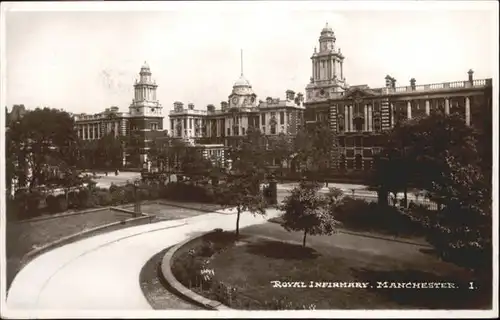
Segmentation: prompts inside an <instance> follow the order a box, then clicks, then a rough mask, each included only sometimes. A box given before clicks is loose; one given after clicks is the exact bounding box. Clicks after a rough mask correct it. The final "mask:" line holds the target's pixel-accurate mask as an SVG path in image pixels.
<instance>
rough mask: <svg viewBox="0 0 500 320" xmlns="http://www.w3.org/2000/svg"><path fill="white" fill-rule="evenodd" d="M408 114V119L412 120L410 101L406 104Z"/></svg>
mask: <svg viewBox="0 0 500 320" xmlns="http://www.w3.org/2000/svg"><path fill="white" fill-rule="evenodd" d="M406 113H407V116H408V119H411V101H408V102H407V103H406Z"/></svg>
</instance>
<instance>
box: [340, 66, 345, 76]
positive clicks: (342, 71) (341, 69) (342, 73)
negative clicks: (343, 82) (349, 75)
mask: <svg viewBox="0 0 500 320" xmlns="http://www.w3.org/2000/svg"><path fill="white" fill-rule="evenodd" d="M340 79H344V63H343V62H340Z"/></svg>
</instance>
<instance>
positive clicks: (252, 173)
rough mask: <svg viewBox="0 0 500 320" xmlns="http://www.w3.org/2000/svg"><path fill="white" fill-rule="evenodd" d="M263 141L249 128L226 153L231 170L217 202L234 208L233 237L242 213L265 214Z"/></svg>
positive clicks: (218, 194)
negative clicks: (261, 188) (234, 224)
mask: <svg viewBox="0 0 500 320" xmlns="http://www.w3.org/2000/svg"><path fill="white" fill-rule="evenodd" d="M264 145H265V138H264V135H262V133H260V131H258V130H255V129H249V130H248V131H247V135H246V136H245V137H244V138H243V139H242V140H241V141H239V145H238V146H237V147H235V148H233V149H232V150H231V152H230V154H229V157H230V160H231V169H230V170H228V172H227V173H226V175H225V177H224V180H225V181H224V183H221V184H219V185H218V186H217V197H216V199H217V203H218V204H220V205H222V206H224V207H234V208H236V212H237V216H236V236H239V222H240V216H241V213H242V212H245V211H248V212H250V213H252V214H261V215H265V213H266V211H265V206H266V202H265V200H264V197H263V195H262V192H261V190H260V185H261V183H262V182H263V180H264V178H265V176H266V172H267V170H266V160H265V147H264Z"/></svg>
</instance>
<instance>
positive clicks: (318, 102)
mask: <svg viewBox="0 0 500 320" xmlns="http://www.w3.org/2000/svg"><path fill="white" fill-rule="evenodd" d="M319 42H320V48H321V49H320V51H319V52H316V49H315V52H314V54H313V56H312V58H311V59H312V66H313V68H312V70H313V71H312V72H313V76H312V77H311V82H310V83H309V84H308V85H307V87H306V99H307V100H306V102H305V108H306V111H305V120H306V123H308V124H312V125H314V124H316V123H319V122H323V123H325V122H326V123H328V125H329V127H330V128H331V130H332V131H334V132H335V133H336V136H337V141H336V143H335V146H334V150H333V152H332V162H331V166H332V169H334V171H336V172H337V173H341V174H342V173H346V174H347V173H352V172H358V173H362V172H363V171H366V170H370V169H371V168H372V165H373V160H374V155H375V154H376V153H377V152H379V151H380V146H381V145H382V144H383V141H382V140H381V139H383V138H382V132H383V131H387V130H390V129H391V128H393V127H394V125H395V124H396V123H397V122H398V121H401V120H403V119H411V118H414V117H419V116H425V115H431V114H433V113H435V112H443V113H445V114H451V113H457V114H460V115H461V116H462V117H463V119H464V121H465V122H466V123H467V124H468V125H474V124H475V123H479V122H480V119H479V115H480V114H481V111H482V110H481V108H484V107H485V106H486V105H488V104H491V94H492V91H491V90H492V79H474V77H473V71H472V70H469V72H468V76H467V77H464V78H465V79H464V80H459V81H453V82H443V83H433V84H421V85H417V82H416V80H415V79H414V78H412V79H411V80H410V81H409V85H405V86H396V79H394V78H393V77H391V76H389V75H387V76H386V77H385V86H383V87H381V88H373V89H372V88H370V87H368V86H367V85H355V86H349V85H347V83H346V81H345V77H344V70H343V67H342V61H343V56H342V55H341V54H340V49H335V36H334V35H333V31H332V30H331V29H330V28H329V27H328V25H327V26H326V27H325V28H324V29H323V30H322V31H321V36H320V38H319Z"/></svg>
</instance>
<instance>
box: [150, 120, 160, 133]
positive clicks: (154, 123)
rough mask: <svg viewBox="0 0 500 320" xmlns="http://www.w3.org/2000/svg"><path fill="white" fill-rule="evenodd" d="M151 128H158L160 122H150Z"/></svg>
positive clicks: (154, 129)
mask: <svg viewBox="0 0 500 320" xmlns="http://www.w3.org/2000/svg"><path fill="white" fill-rule="evenodd" d="M149 128H150V129H151V130H153V131H156V130H158V123H157V122H152V123H150V124H149Z"/></svg>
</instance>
